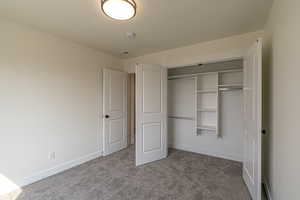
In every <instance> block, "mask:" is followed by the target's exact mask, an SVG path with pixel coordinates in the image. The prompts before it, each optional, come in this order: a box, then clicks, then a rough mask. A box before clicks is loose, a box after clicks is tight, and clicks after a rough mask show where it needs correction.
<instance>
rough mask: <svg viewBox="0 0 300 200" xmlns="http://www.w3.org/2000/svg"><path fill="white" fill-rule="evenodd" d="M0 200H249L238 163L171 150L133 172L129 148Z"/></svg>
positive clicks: (132, 156)
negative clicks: (157, 159)
mask: <svg viewBox="0 0 300 200" xmlns="http://www.w3.org/2000/svg"><path fill="white" fill-rule="evenodd" d="M13 196H16V194H10V195H8V196H6V197H2V198H3V199H5V200H249V199H251V198H250V196H249V193H248V191H247V188H246V186H245V184H244V182H243V180H242V165H241V164H240V163H238V162H233V161H229V160H224V159H219V158H213V157H210V156H205V155H200V154H195V153H189V152H184V151H179V150H174V149H170V151H169V156H168V158H166V159H163V160H160V161H157V162H153V163H150V164H147V165H144V166H140V167H135V165H134V148H133V147H130V148H128V149H125V150H123V151H120V152H117V153H115V154H113V155H110V156H107V157H101V158H98V159H95V160H92V161H90V162H87V163H85V164H82V165H80V166H78V167H75V168H72V169H70V170H67V171H65V172H63V173H60V174H58V175H55V176H52V177H49V178H47V179H44V180H42V181H40V182H37V183H34V184H32V185H29V186H27V187H25V188H24V189H23V191H22V192H21V194H19V195H18V197H13Z"/></svg>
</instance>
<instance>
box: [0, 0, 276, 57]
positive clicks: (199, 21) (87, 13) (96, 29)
mask: <svg viewBox="0 0 300 200" xmlns="http://www.w3.org/2000/svg"><path fill="white" fill-rule="evenodd" d="M135 1H136V3H137V9H138V10H137V15H136V17H135V18H133V19H132V20H130V21H114V20H111V19H109V18H108V17H106V16H105V15H104V14H103V13H102V12H101V9H100V6H99V2H100V0H48V1H46V0H21V1H20V0H1V1H0V16H2V17H5V18H8V19H11V20H14V21H17V22H19V23H23V24H27V25H31V26H32V27H35V28H38V29H39V30H42V31H47V32H50V33H52V34H56V35H59V36H62V37H64V38H68V39H70V40H73V41H75V42H79V43H81V44H84V45H87V46H90V47H93V48H96V49H99V50H102V51H104V52H107V53H110V54H113V55H115V56H118V57H124V56H121V54H120V52H121V51H124V50H126V51H129V55H128V56H126V57H134V56H139V55H144V54H148V53H152V52H157V51H161V50H166V49H170V48H176V47H180V46H185V45H189V44H194V43H197V42H203V41H209V40H214V39H219V38H223V37H227V36H231V35H236V34H241V33H246V32H251V31H256V30H259V29H262V28H263V26H264V23H265V21H266V18H267V16H268V11H269V9H270V7H271V5H272V2H273V0H135ZM129 31H130V32H135V33H136V34H137V37H136V39H135V40H129V39H128V38H126V32H129Z"/></svg>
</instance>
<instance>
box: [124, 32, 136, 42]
mask: <svg viewBox="0 0 300 200" xmlns="http://www.w3.org/2000/svg"><path fill="white" fill-rule="evenodd" d="M126 37H127V38H128V39H129V40H134V39H135V38H136V33H135V32H127V33H126Z"/></svg>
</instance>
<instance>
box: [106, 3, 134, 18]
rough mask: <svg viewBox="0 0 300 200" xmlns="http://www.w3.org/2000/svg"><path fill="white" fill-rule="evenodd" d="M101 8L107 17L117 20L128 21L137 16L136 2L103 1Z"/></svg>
mask: <svg viewBox="0 0 300 200" xmlns="http://www.w3.org/2000/svg"><path fill="white" fill-rule="evenodd" d="M101 8H102V10H103V12H104V14H105V15H107V16H108V17H110V18H113V19H117V20H128V19H131V18H133V17H134V16H135V14H136V4H135V2H134V0H101Z"/></svg>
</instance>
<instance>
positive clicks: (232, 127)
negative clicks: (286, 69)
mask: <svg viewBox="0 0 300 200" xmlns="http://www.w3.org/2000/svg"><path fill="white" fill-rule="evenodd" d="M224 64H225V65H227V66H226V67H227V70H228V69H233V68H239V69H241V68H242V61H241V60H239V61H233V62H227V63H224ZM228 64H234V67H231V68H230V65H228ZM210 67H211V70H220V64H218V65H216V64H210V66H209V67H207V66H202V67H201V68H202V70H203V69H204V71H207V70H206V69H209V68H210ZM192 68H193V67H192ZM192 68H190V69H188V68H187V69H188V70H187V71H195V72H201V69H200V70H199V67H198V70H197V67H194V69H193V70H191V69H192ZM177 71H181V73H186V72H187V71H186V70H180V69H179V68H178V70H177ZM170 74H172V75H176V70H175V68H173V69H170V70H169V75H170ZM216 84H217V83H216ZM196 90H197V88H196V84H195V78H193V77H188V78H180V79H171V80H169V81H168V106H169V107H168V112H169V113H168V115H169V120H168V122H169V125H168V127H169V133H168V135H169V146H170V147H173V148H176V149H181V150H185V151H191V152H196V153H202V154H207V155H211V156H216V157H221V158H226V159H231V160H236V161H242V160H243V133H242V122H243V121H242V119H243V115H242V102H243V101H242V97H243V92H242V90H232V91H228V92H220V93H219V104H220V106H219V110H218V113H219V119H220V120H219V130H220V136H221V137H218V134H217V133H218V132H217V131H215V132H214V131H209V132H204V133H201V134H198V135H197V130H196V126H197V124H196V123H195V117H196V110H197V103H196V95H197V93H196ZM176 117H183V119H180V118H176ZM198 133H199V131H198Z"/></svg>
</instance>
